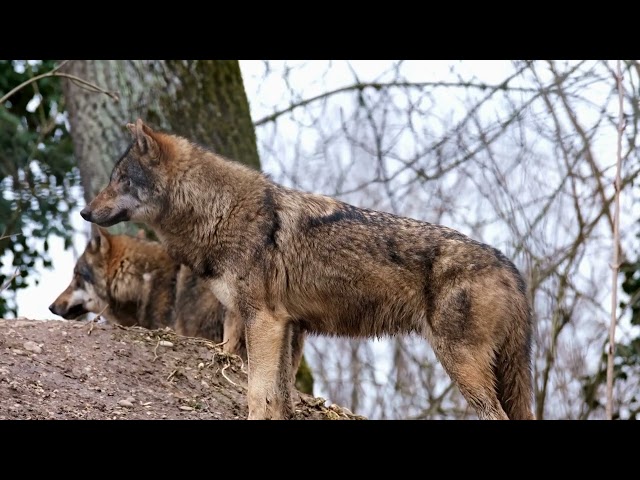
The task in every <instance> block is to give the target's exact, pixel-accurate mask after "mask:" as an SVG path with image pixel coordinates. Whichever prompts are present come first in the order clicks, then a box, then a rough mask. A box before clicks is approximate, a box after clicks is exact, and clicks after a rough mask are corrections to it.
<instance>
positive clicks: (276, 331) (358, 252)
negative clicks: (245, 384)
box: [82, 120, 533, 419]
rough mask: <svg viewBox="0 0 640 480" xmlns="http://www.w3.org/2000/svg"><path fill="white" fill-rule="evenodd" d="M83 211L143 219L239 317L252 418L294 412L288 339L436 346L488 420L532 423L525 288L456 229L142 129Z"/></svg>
mask: <svg viewBox="0 0 640 480" xmlns="http://www.w3.org/2000/svg"><path fill="white" fill-rule="evenodd" d="M129 128H130V129H131V131H132V133H133V135H134V142H133V144H132V145H131V146H130V148H129V149H128V150H127V151H126V152H125V154H124V155H123V156H122V158H121V159H120V160H119V161H118V162H117V164H116V165H115V167H114V169H113V172H112V174H111V179H110V182H109V185H108V186H107V187H106V188H105V189H104V190H103V191H102V192H100V193H99V194H98V196H97V197H96V198H95V199H94V200H93V201H92V202H91V204H90V205H88V206H87V207H86V208H85V209H84V210H83V211H82V216H83V217H84V218H85V219H86V220H89V221H92V222H94V223H97V224H98V225H112V224H114V223H117V222H119V221H122V220H128V219H131V220H135V221H140V222H146V223H147V224H149V225H150V226H151V227H152V228H153V229H154V230H155V232H156V233H157V234H158V235H159V237H160V238H161V239H162V241H163V242H164V244H165V245H166V246H167V250H168V252H169V254H170V255H171V256H172V257H173V258H174V259H175V260H176V261H178V262H181V263H184V264H186V265H188V266H189V267H190V268H191V269H193V271H194V272H196V273H197V274H198V275H200V276H202V277H205V278H207V279H209V282H210V285H211V288H212V289H213V291H214V292H215V294H216V296H217V297H218V298H219V299H220V301H221V302H222V303H223V304H224V305H225V306H226V307H227V308H229V309H234V310H237V311H238V312H239V314H240V315H241V317H242V319H243V321H244V323H245V327H246V335H247V347H248V356H249V392H248V401H249V418H252V419H255V418H287V417H289V416H290V414H291V411H292V410H291V409H292V406H291V381H290V379H291V375H290V374H289V368H290V364H291V362H290V358H291V348H290V346H291V336H292V333H293V332H294V331H296V330H298V329H301V330H303V331H306V332H311V333H317V334H325V335H345V336H351V337H374V336H376V337H378V336H383V335H396V334H406V333H410V332H416V333H418V334H419V335H422V336H423V337H424V338H426V339H428V340H429V341H430V343H431V345H432V347H433V349H434V351H435V353H436V355H437V357H438V359H439V360H440V362H441V363H442V365H443V366H444V368H445V370H446V371H447V373H448V374H449V375H450V376H451V378H452V379H453V380H454V381H455V382H456V384H457V385H458V387H459V388H460V391H461V392H462V394H463V395H464V397H465V398H466V399H467V401H468V402H469V404H470V405H471V406H472V407H473V408H474V409H475V410H476V412H477V414H478V416H479V417H480V418H483V419H484V418H490V419H507V418H511V419H530V418H533V413H532V409H531V402H532V378H531V365H530V361H531V332H532V322H531V315H530V309H529V305H528V301H527V297H526V294H525V283H524V281H523V279H522V277H521V276H520V274H519V273H518V270H517V269H516V268H515V266H514V265H513V264H512V263H511V262H510V261H509V260H508V259H507V258H506V257H505V256H504V255H503V254H502V253H500V252H499V251H498V250H496V249H494V248H492V247H490V246H488V245H485V244H483V243H480V242H477V241H474V240H471V239H470V238H468V237H466V236H464V235H462V234H461V233H459V232H457V231H455V230H452V229H450V228H447V227H444V226H440V225H433V224H429V223H426V222H420V221H417V220H413V219H410V218H403V217H398V216H395V215H391V214H388V213H382V212H377V211H373V210H367V209H363V208H357V207H354V206H352V205H348V204H346V203H343V202H340V201H338V200H336V199H333V198H330V197H326V196H322V195H315V194H311V193H305V192H302V191H298V190H293V189H290V188H285V187H283V186H280V185H277V184H274V183H273V182H271V181H270V180H269V179H268V178H267V177H265V176H264V175H262V174H260V173H259V172H257V171H254V170H252V169H250V168H247V167H245V166H243V165H242V164H240V163H236V162H234V161H230V160H227V159H224V158H222V157H220V156H218V155H216V154H214V153H212V152H210V151H208V150H206V149H204V148H202V147H200V146H197V145H195V144H193V143H192V142H190V141H189V140H187V139H184V138H181V137H178V136H174V135H169V134H164V133H159V132H154V131H153V130H151V129H150V128H149V127H148V126H146V125H144V123H143V122H142V121H141V120H138V121H137V123H136V124H135V125H131V124H130V125H129Z"/></svg>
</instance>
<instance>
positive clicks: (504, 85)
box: [253, 79, 537, 127]
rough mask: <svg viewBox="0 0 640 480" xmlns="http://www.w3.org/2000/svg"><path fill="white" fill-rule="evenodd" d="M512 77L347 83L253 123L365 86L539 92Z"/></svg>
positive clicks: (257, 124)
mask: <svg viewBox="0 0 640 480" xmlns="http://www.w3.org/2000/svg"><path fill="white" fill-rule="evenodd" d="M509 80H510V79H507V80H505V81H504V82H503V83H501V84H499V85H488V84H485V83H474V82H357V83H354V84H353V85H347V86H346V87H341V88H336V89H335V90H330V91H328V92H324V93H321V94H320V95H316V96H315V97H311V98H306V99H304V100H301V101H299V102H295V103H292V104H291V105H289V106H288V107H287V108H284V109H282V110H278V111H276V112H274V113H272V114H271V115H267V116H266V117H263V118H261V119H260V120H257V121H255V122H254V123H253V125H254V126H255V127H259V126H260V125H263V124H265V123H268V122H272V121H274V120H275V119H277V118H278V117H279V116H281V115H284V114H285V113H289V112H292V111H293V110H295V109H296V108H299V107H304V106H305V105H308V104H310V103H313V102H315V101H318V100H322V99H323V98H327V97H330V96H332V95H335V94H337V93H343V92H350V91H353V90H357V91H362V90H364V89H365V88H374V89H376V90H381V89H383V88H390V87H396V88H424V87H454V88H475V89H478V90H492V91H498V90H512V91H517V92H529V93H537V90H536V89H534V88H526V87H509V86H508V83H509Z"/></svg>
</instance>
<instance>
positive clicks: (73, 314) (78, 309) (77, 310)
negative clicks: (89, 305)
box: [62, 303, 89, 320]
mask: <svg viewBox="0 0 640 480" xmlns="http://www.w3.org/2000/svg"><path fill="white" fill-rule="evenodd" d="M85 313H89V310H86V309H85V308H84V307H83V306H82V304H81V303H79V304H78V305H74V306H73V307H71V308H70V309H69V311H68V312H67V313H66V314H65V315H62V317H64V318H66V319H67V320H73V319H74V318H78V317H79V316H80V315H84V314H85Z"/></svg>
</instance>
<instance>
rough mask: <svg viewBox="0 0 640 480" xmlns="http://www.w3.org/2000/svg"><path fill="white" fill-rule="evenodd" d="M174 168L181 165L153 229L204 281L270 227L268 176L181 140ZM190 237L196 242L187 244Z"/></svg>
mask: <svg viewBox="0 0 640 480" xmlns="http://www.w3.org/2000/svg"><path fill="white" fill-rule="evenodd" d="M174 141H175V145H174V147H173V149H172V154H173V155H175V157H174V158H167V159H166V160H165V161H166V162H167V163H168V164H169V165H180V166H181V168H180V170H179V171H175V170H174V171H173V172H172V173H173V174H174V177H173V178H170V180H169V182H168V188H167V190H166V191H165V192H164V196H165V198H164V199H163V200H164V201H163V208H162V210H161V211H160V214H159V215H158V217H157V220H156V221H155V222H153V223H152V227H153V228H154V230H156V232H157V233H158V235H159V236H160V238H161V239H162V241H163V242H165V243H166V245H167V247H168V251H169V252H170V254H171V256H172V257H173V258H174V259H175V260H177V261H179V262H181V263H184V264H185V265H187V266H189V267H190V268H191V269H192V270H193V271H194V272H196V273H198V274H199V275H202V276H207V277H218V276H220V275H221V274H222V272H223V270H224V269H226V268H228V266H229V264H230V263H231V261H232V260H233V257H235V256H237V255H242V254H244V252H247V251H249V250H250V249H251V248H252V247H255V246H254V245H253V243H255V242H252V241H251V239H252V238H253V235H255V233H257V230H258V229H257V227H258V226H260V225H261V224H263V223H264V222H265V220H266V219H265V212H264V208H263V204H262V203H263V202H261V201H260V199H261V198H263V197H264V192H265V191H266V190H267V188H268V183H267V180H266V179H265V178H264V176H263V175H262V174H261V173H259V172H256V171H254V170H252V169H250V168H248V167H245V166H243V165H241V164H239V163H236V162H233V161H229V160H226V159H222V158H221V157H219V156H217V155H216V154H214V153H212V152H210V151H208V150H206V149H204V148H202V147H199V146H197V145H194V144H193V143H191V142H188V141H187V140H185V139H183V138H179V137H176V138H175V140H174ZM185 238H189V239H191V241H189V242H185V241H184V239H185Z"/></svg>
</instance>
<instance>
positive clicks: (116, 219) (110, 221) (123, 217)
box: [94, 209, 130, 227]
mask: <svg viewBox="0 0 640 480" xmlns="http://www.w3.org/2000/svg"><path fill="white" fill-rule="evenodd" d="M129 217H130V215H129V211H128V210H126V209H123V210H120V211H119V212H118V213H116V214H115V215H114V216H113V217H110V218H107V219H105V220H103V221H100V222H98V221H94V223H96V224H98V225H100V226H101V227H110V226H112V225H115V224H116V223H120V222H126V221H127V220H129Z"/></svg>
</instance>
